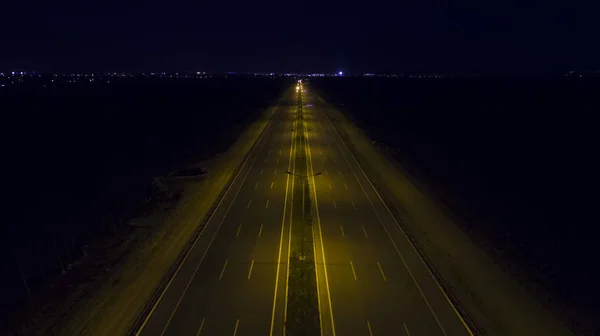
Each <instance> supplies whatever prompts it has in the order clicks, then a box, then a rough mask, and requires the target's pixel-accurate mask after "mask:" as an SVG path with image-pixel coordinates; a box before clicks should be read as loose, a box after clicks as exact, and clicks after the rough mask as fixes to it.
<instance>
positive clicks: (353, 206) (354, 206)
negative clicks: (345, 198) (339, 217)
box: [350, 201, 356, 210]
mask: <svg viewBox="0 0 600 336" xmlns="http://www.w3.org/2000/svg"><path fill="white" fill-rule="evenodd" d="M350 202H352V208H354V210H356V205H354V201H350Z"/></svg>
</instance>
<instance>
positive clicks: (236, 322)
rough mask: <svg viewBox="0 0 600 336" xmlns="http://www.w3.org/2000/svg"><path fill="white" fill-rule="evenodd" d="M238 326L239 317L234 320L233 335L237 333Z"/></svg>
mask: <svg viewBox="0 0 600 336" xmlns="http://www.w3.org/2000/svg"><path fill="white" fill-rule="evenodd" d="M239 326H240V319H237V320H235V329H233V336H235V334H237V330H238V327H239Z"/></svg>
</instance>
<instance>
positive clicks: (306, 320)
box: [286, 95, 321, 335]
mask: <svg viewBox="0 0 600 336" xmlns="http://www.w3.org/2000/svg"><path fill="white" fill-rule="evenodd" d="M302 111H303V110H302V101H301V96H300V95H299V96H298V110H297V113H298V125H299V128H300V129H299V130H297V132H296V133H295V136H296V144H297V145H296V157H295V170H294V172H290V173H291V174H292V175H294V179H295V180H296V181H295V183H294V188H293V190H292V193H293V194H292V195H293V196H292V200H293V201H292V209H300V211H292V225H291V242H290V260H289V262H290V269H289V274H288V301H287V318H286V335H320V334H321V330H320V320H319V318H320V317H319V301H318V294H317V280H316V268H315V255H314V248H313V246H314V241H313V231H312V230H313V226H312V224H313V219H312V216H311V211H310V209H311V200H310V189H309V184H308V177H309V176H308V171H307V168H306V167H307V165H306V162H307V161H306V160H307V158H306V155H307V154H306V149H305V148H306V138H305V132H304V128H305V126H304V120H303V116H302Z"/></svg>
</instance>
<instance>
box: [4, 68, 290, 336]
mask: <svg viewBox="0 0 600 336" xmlns="http://www.w3.org/2000/svg"><path fill="white" fill-rule="evenodd" d="M54 79H55V82H52V81H51V80H52V76H43V77H39V78H31V79H25V80H23V81H22V82H19V83H18V85H14V86H11V87H3V88H2V91H0V111H1V113H2V119H3V122H2V144H3V153H2V156H3V160H2V161H3V167H2V169H3V174H2V176H3V182H2V184H3V187H2V202H3V204H4V206H5V207H6V209H7V210H6V211H5V213H4V214H3V215H4V218H3V225H2V235H1V236H2V239H3V240H2V249H3V251H2V253H1V254H0V256H1V257H0V258H1V261H2V269H3V270H2V272H1V273H0V283H2V286H1V288H0V291H1V293H0V297H2V300H0V305H1V306H0V309H1V310H0V316H2V318H1V319H0V322H1V324H0V334H5V333H7V334H11V332H10V330H12V329H15V328H17V327H18V326H19V325H21V326H22V325H23V324H24V323H34V321H33V320H32V318H33V317H32V316H38V315H40V314H39V313H40V310H48V311H52V310H53V309H54V308H55V307H57V306H58V305H59V303H64V302H63V301H64V300H66V298H67V297H68V296H69V295H70V294H72V292H73V291H83V292H84V291H85V289H81V288H79V287H78V284H81V283H89V282H90V281H91V280H93V279H95V278H98V277H99V276H100V274H101V273H102V272H106V271H107V270H110V268H111V267H113V266H114V264H115V263H117V262H118V260H119V259H120V257H121V256H122V255H123V254H124V253H127V252H128V251H130V250H131V248H132V246H134V245H135V242H129V241H128V239H131V238H130V237H133V236H134V235H133V232H134V231H135V230H138V229H139V228H137V227H136V226H132V225H128V223H130V222H129V221H130V220H131V219H132V218H136V217H137V216H140V215H143V214H144V213H148V212H151V211H154V210H156V209H155V208H156V207H157V206H159V205H160V206H164V204H165V203H166V204H168V203H169V201H173V200H176V199H177V192H176V191H173V190H169V189H168V188H167V189H164V188H162V187H161V183H160V182H159V183H157V179H154V177H158V178H159V179H160V178H161V177H164V176H166V175H168V174H170V173H172V172H173V171H176V170H177V169H178V168H180V167H189V165H190V164H193V163H197V162H200V161H202V160H204V159H209V158H211V157H214V156H215V155H218V154H219V153H221V152H223V151H225V150H226V149H227V148H228V147H229V145H230V144H231V143H232V142H233V141H235V139H236V138H237V135H238V134H239V132H240V131H242V130H243V129H244V128H245V126H246V125H247V124H248V123H250V122H252V121H253V120H254V119H255V118H256V117H257V116H258V115H259V114H260V113H261V112H262V111H264V109H265V108H267V107H268V106H269V105H270V104H271V103H274V102H275V100H276V99H277V98H278V97H279V95H280V94H281V93H282V90H283V89H284V88H285V86H286V85H285V83H284V79H272V78H244V77H231V76H229V78H224V77H221V78H168V77H165V78H147V77H123V78H117V77H111V78H109V79H106V78H104V79H103V80H101V78H99V77H96V80H95V81H94V82H93V83H92V82H90V81H88V80H87V79H86V80H85V81H79V82H77V83H73V82H69V81H68V80H56V78H54ZM203 172H204V171H203V168H202V167H192V168H189V169H184V170H182V171H181V174H180V175H182V176H190V175H198V174H200V175H201V174H202V173H203ZM161 204H162V205H161ZM165 210H167V208H165ZM79 296H81V297H84V296H85V293H81V294H80V295H79ZM42 315H43V314H42ZM49 315H54V316H60V312H54V313H52V312H50V313H49Z"/></svg>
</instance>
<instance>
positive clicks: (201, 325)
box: [196, 318, 204, 336]
mask: <svg viewBox="0 0 600 336" xmlns="http://www.w3.org/2000/svg"><path fill="white" fill-rule="evenodd" d="M202 327H204V318H202V322H200V328H199V329H198V332H197V333H196V336H200V332H202Z"/></svg>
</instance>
